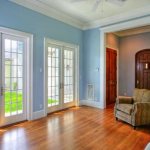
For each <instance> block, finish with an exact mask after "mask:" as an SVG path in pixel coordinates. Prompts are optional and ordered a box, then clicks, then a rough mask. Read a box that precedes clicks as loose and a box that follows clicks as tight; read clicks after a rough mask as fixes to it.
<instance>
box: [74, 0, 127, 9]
mask: <svg viewBox="0 0 150 150" xmlns="http://www.w3.org/2000/svg"><path fill="white" fill-rule="evenodd" d="M71 1H72V2H82V1H87V0H71ZM125 1H127V0H95V2H94V5H93V8H92V10H93V11H95V10H96V9H97V8H98V6H99V5H100V3H103V2H109V3H112V4H115V5H118V6H122V5H123V4H124V2H125ZM102 5H103V4H102Z"/></svg>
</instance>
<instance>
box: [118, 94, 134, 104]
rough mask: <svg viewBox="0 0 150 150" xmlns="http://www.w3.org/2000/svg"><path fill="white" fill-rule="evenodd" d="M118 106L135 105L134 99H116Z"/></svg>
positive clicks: (124, 97)
mask: <svg viewBox="0 0 150 150" xmlns="http://www.w3.org/2000/svg"><path fill="white" fill-rule="evenodd" d="M116 103H117V104H132V103H133V98H132V97H127V96H119V97H117V99H116Z"/></svg>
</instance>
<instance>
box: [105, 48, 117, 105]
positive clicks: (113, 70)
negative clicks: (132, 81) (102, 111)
mask: <svg viewBox="0 0 150 150" xmlns="http://www.w3.org/2000/svg"><path fill="white" fill-rule="evenodd" d="M116 96H117V52H116V50H113V49H111V48H106V105H109V104H113V103H115V100H116Z"/></svg>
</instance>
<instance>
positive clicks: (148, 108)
mask: <svg viewBox="0 0 150 150" xmlns="http://www.w3.org/2000/svg"><path fill="white" fill-rule="evenodd" d="M133 107H134V112H135V113H138V114H140V115H143V116H144V115H149V116H150V102H137V103H134V105H133Z"/></svg>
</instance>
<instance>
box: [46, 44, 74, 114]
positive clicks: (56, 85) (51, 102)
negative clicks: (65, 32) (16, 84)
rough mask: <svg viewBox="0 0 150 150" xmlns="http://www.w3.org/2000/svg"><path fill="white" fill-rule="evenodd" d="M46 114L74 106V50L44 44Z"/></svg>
mask: <svg viewBox="0 0 150 150" xmlns="http://www.w3.org/2000/svg"><path fill="white" fill-rule="evenodd" d="M45 56H46V57H45V61H46V63H45V65H46V66H45V70H46V72H45V73H46V76H45V78H46V84H45V86H46V88H45V94H46V96H45V97H46V104H47V108H48V110H47V112H53V111H56V110H60V109H64V108H67V107H71V106H75V103H76V101H75V74H74V70H75V49H74V48H71V47H67V46H62V45H57V44H52V43H49V42H47V43H46V55H45Z"/></svg>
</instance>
